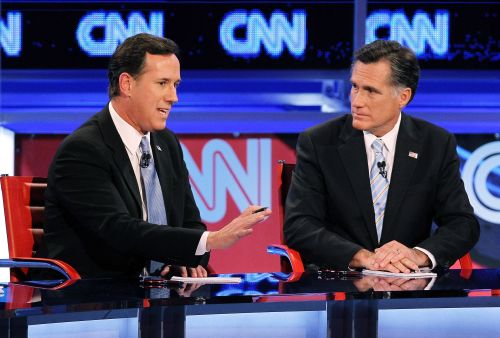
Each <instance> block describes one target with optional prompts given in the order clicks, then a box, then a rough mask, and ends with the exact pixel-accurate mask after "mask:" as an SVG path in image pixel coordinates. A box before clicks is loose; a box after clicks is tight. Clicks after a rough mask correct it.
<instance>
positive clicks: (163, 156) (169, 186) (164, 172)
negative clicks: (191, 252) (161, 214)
mask: <svg viewBox="0 0 500 338" xmlns="http://www.w3.org/2000/svg"><path fill="white" fill-rule="evenodd" d="M151 151H152V152H153V156H154V160H155V168H156V173H157V174H158V179H159V180H160V185H161V191H162V194H163V200H164V201H165V211H166V212H167V222H168V223H169V224H173V223H175V222H173V220H174V219H173V216H174V215H173V199H174V198H175V197H174V195H173V180H174V175H175V171H174V169H173V167H172V163H171V162H170V161H169V159H171V158H172V157H171V154H170V150H169V147H168V145H167V144H166V143H165V142H162V139H161V133H159V132H152V133H151Z"/></svg>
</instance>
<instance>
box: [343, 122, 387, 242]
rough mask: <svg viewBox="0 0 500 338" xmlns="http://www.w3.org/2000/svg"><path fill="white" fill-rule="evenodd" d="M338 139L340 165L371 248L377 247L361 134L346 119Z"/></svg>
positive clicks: (366, 163)
mask: <svg viewBox="0 0 500 338" xmlns="http://www.w3.org/2000/svg"><path fill="white" fill-rule="evenodd" d="M340 138H341V139H342V140H343V141H344V144H342V145H341V146H340V147H339V148H338V152H339V155H340V158H341V160H342V164H343V165H344V168H345V169H346V172H347V175H348V177H349V181H350V182H351V186H352V189H353V193H354V195H355V197H356V200H357V201H358V204H359V207H360V210H361V212H362V214H363V218H364V220H365V226H366V230H367V231H368V233H369V234H370V238H371V240H372V244H373V246H374V247H377V246H378V244H377V243H378V240H377V230H376V228H375V220H374V219H375V214H374V211H373V204H372V194H371V190H370V178H369V175H368V162H367V159H366V150H365V142H364V138H363V132H361V131H358V130H355V129H354V128H352V119H351V118H348V119H347V120H346V123H345V125H344V129H343V130H342V132H341V134H340Z"/></svg>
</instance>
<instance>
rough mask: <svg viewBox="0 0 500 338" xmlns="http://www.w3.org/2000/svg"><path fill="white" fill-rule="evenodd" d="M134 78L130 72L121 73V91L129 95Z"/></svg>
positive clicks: (119, 82) (119, 80) (119, 79)
mask: <svg viewBox="0 0 500 338" xmlns="http://www.w3.org/2000/svg"><path fill="white" fill-rule="evenodd" d="M133 81H134V78H133V77H132V76H131V75H130V74H129V73H125V72H124V73H121V74H120V77H119V78H118V84H119V86H120V93H121V94H123V95H125V96H126V97H129V96H130V95H131V94H130V92H131V90H132V85H133Z"/></svg>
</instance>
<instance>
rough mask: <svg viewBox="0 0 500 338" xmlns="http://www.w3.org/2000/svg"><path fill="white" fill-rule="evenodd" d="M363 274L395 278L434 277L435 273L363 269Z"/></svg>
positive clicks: (427, 271)
mask: <svg viewBox="0 0 500 338" xmlns="http://www.w3.org/2000/svg"><path fill="white" fill-rule="evenodd" d="M361 273H362V274H363V275H371V276H380V277H396V278H432V277H436V276H437V273H435V272H431V271H429V270H423V271H422V270H421V271H420V272H410V273H402V272H398V273H395V272H389V271H379V270H366V269H365V270H363V271H361Z"/></svg>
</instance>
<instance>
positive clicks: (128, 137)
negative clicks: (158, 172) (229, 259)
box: [109, 102, 209, 256]
mask: <svg viewBox="0 0 500 338" xmlns="http://www.w3.org/2000/svg"><path fill="white" fill-rule="evenodd" d="M109 112H110V114H111V119H112V120H113V124H114V125H115V127H116V130H117V131H118V134H119V135H120V138H121V139H122V142H123V144H124V145H125V149H126V150H127V155H128V158H129V160H130V164H131V165H132V169H133V170H134V175H135V179H136V181H137V186H138V187H139V193H140V194H141V201H142V215H143V217H142V218H143V220H144V221H146V220H147V219H148V210H147V207H146V203H144V196H143V192H142V180H141V168H140V160H141V155H142V151H141V147H140V144H141V139H142V137H143V136H146V138H147V139H148V142H149V143H150V137H151V134H150V133H147V134H145V135H143V134H142V133H140V132H139V131H137V130H136V129H135V128H134V127H132V126H131V125H130V124H128V123H127V122H126V121H125V120H124V119H123V118H122V117H121V116H120V115H118V113H117V112H116V110H115V109H114V108H113V105H112V104H111V102H109ZM149 147H150V148H151V143H150V144H149ZM208 233H209V232H208V231H205V232H204V233H203V235H202V236H201V238H200V241H199V242H198V247H197V248H196V252H195V255H196V256H201V255H203V254H205V253H206V252H208V251H207V238H208Z"/></svg>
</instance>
